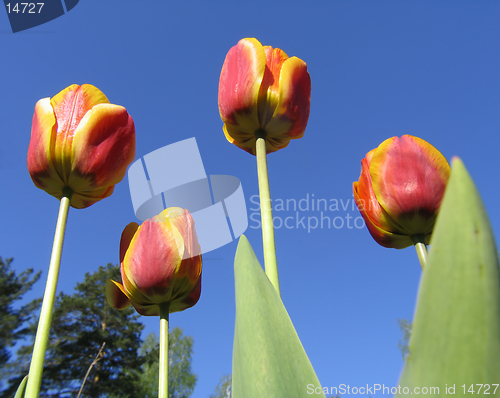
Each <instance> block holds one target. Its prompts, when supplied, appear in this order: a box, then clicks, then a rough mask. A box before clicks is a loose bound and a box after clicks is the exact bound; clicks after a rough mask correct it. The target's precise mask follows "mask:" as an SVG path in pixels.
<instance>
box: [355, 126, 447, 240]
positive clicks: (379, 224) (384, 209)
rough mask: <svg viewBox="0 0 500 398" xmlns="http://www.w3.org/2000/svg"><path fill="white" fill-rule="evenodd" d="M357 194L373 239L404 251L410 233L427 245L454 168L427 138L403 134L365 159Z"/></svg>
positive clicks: (385, 142)
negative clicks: (451, 167)
mask: <svg viewBox="0 0 500 398" xmlns="http://www.w3.org/2000/svg"><path fill="white" fill-rule="evenodd" d="M361 165H362V169H361V175H360V177H359V181H356V182H354V184H353V190H354V198H355V200H356V204H357V205H358V208H359V210H360V212H361V215H362V216H363V218H364V220H365V222H366V226H367V227H368V230H369V231H370V234H371V235H372V237H373V239H375V241H377V243H379V244H380V245H382V246H384V247H392V248H396V249H402V248H405V247H408V246H411V245H413V244H414V242H413V240H412V236H423V237H424V238H425V243H429V240H430V236H431V233H432V229H433V227H434V222H435V219H436V216H437V213H438V210H439V206H440V205H441V200H442V199H443V195H444V190H445V188H446V183H447V182H448V178H449V176H450V172H451V170H450V166H449V164H448V162H447V161H446V159H445V158H444V156H443V155H442V154H441V153H440V152H439V151H438V150H437V149H436V148H434V147H433V146H432V145H430V144H429V143H428V142H426V141H424V140H422V139H420V138H417V137H413V136H411V135H403V136H402V137H401V138H398V137H392V138H389V139H388V140H385V141H384V142H383V143H382V144H380V145H379V147H378V148H376V149H373V150H372V151H370V152H368V153H367V154H366V157H365V158H364V159H363V160H362V161H361Z"/></svg>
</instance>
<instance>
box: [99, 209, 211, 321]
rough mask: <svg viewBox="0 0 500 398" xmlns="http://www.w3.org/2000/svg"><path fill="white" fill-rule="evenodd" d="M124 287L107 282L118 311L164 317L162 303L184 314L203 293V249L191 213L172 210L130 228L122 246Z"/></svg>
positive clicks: (107, 294)
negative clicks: (130, 309)
mask: <svg viewBox="0 0 500 398" xmlns="http://www.w3.org/2000/svg"><path fill="white" fill-rule="evenodd" d="M120 263H121V274H122V283H119V282H115V281H112V280H108V282H107V284H106V296H107V298H108V302H109V303H110V304H111V306H112V307H114V308H118V309H124V308H127V307H128V306H130V305H133V306H134V308H135V309H136V311H137V312H138V313H139V314H141V315H160V307H159V304H163V303H166V302H168V303H169V304H170V305H169V311H170V312H177V311H183V310H185V309H186V308H189V307H192V306H193V305H195V304H196V303H197V302H198V299H199V298H200V293H201V249H200V245H199V243H198V238H197V236H196V231H195V229H194V221H193V218H192V217H191V214H189V211H187V210H183V209H180V208H178V207H170V208H168V209H166V210H164V211H163V212H161V213H160V214H159V215H158V216H155V217H153V218H152V219H148V220H146V221H144V222H143V223H142V225H141V226H138V225H137V224H136V223H130V224H129V225H128V226H127V227H126V228H125V229H124V231H123V233H122V237H121V242H120Z"/></svg>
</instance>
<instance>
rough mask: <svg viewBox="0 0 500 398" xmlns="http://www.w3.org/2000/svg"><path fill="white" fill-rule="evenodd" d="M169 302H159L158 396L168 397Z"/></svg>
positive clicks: (161, 397) (159, 397)
mask: <svg viewBox="0 0 500 398" xmlns="http://www.w3.org/2000/svg"><path fill="white" fill-rule="evenodd" d="M169 310H170V303H169V302H166V303H162V304H160V366H159V367H160V373H159V375H158V379H159V384H158V398H168V313H169Z"/></svg>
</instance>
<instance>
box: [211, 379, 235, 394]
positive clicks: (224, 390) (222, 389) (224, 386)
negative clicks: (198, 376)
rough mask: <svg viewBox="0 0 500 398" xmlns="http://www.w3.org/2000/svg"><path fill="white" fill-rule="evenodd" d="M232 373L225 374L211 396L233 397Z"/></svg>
mask: <svg viewBox="0 0 500 398" xmlns="http://www.w3.org/2000/svg"><path fill="white" fill-rule="evenodd" d="M232 379H233V378H232V375H230V374H229V375H224V376H222V377H221V379H220V380H219V384H217V386H216V387H215V391H214V393H213V394H212V395H210V398H231V383H232Z"/></svg>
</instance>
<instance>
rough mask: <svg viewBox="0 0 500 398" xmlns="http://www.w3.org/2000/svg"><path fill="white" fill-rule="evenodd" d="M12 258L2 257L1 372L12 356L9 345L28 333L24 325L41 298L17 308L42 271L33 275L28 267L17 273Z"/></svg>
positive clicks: (0, 289) (0, 307) (0, 279)
mask: <svg viewBox="0 0 500 398" xmlns="http://www.w3.org/2000/svg"><path fill="white" fill-rule="evenodd" d="M11 263H12V259H11V258H10V259H6V260H5V261H4V260H3V259H2V257H0V319H1V322H0V372H1V373H3V372H4V371H5V370H3V368H4V367H5V365H6V364H7V361H8V360H9V358H10V352H9V347H12V346H13V345H14V344H15V343H16V342H17V341H18V340H19V339H22V338H24V336H25V335H26V334H27V333H28V330H27V329H26V328H24V329H23V326H24V324H25V322H26V321H28V320H29V319H30V317H31V316H32V315H33V313H34V310H35V309H36V306H37V304H38V302H39V300H35V301H32V302H30V303H28V304H26V305H24V306H22V307H21V308H18V309H16V308H15V307H14V303H15V302H16V301H17V300H20V299H21V298H22V297H23V295H24V294H25V293H26V292H27V291H28V290H30V289H31V287H32V286H33V284H34V283H35V282H36V281H37V280H38V279H39V278H40V272H39V273H37V274H36V275H33V269H31V268H30V269H28V270H26V271H23V272H21V273H20V274H19V275H16V272H15V271H14V270H11V265H10V264H11Z"/></svg>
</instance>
